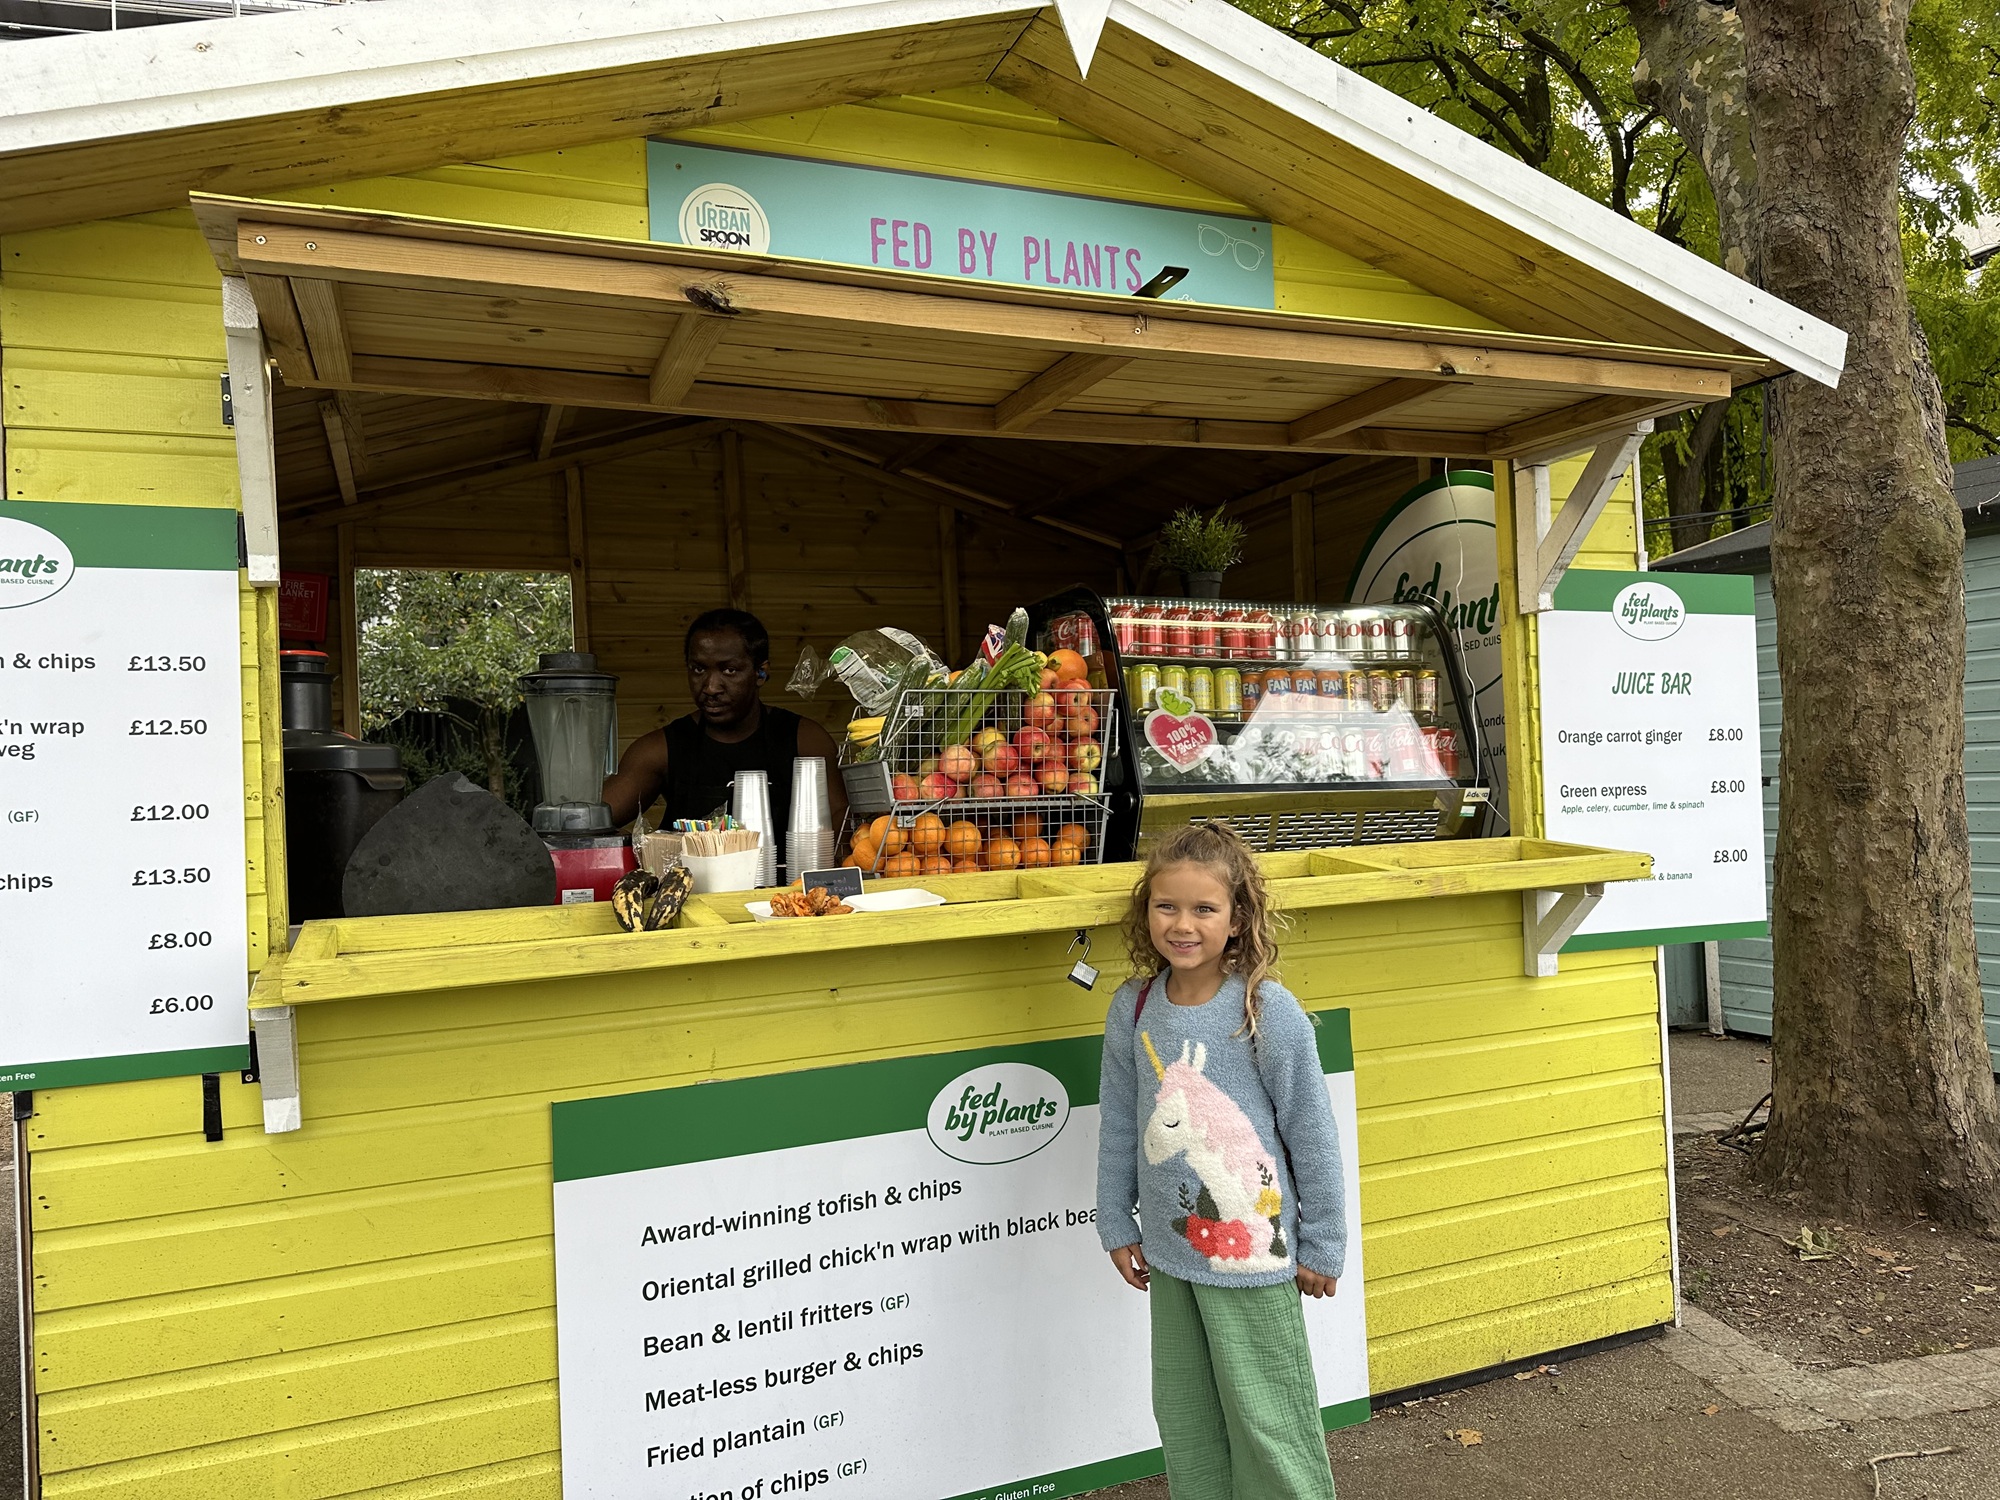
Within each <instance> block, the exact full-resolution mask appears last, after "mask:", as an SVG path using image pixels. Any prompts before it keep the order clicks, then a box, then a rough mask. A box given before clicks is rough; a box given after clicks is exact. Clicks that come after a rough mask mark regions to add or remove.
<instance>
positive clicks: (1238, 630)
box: [1215, 609, 1250, 661]
mask: <svg viewBox="0 0 2000 1500" xmlns="http://www.w3.org/2000/svg"><path fill="white" fill-rule="evenodd" d="M1249 618H1250V611H1248V610H1247V609H1225V610H1224V611H1223V612H1222V623H1221V625H1220V626H1219V627H1218V628H1217V630H1216V632H1215V654H1216V655H1217V656H1220V657H1221V658H1222V659H1223V660H1224V661H1243V660H1246V659H1247V658H1248V657H1249V654H1250V645H1249V641H1248V639H1247V634H1248V633H1247V632H1246V631H1245V629H1244V622H1245V621H1247V620H1248V619H1249Z"/></svg>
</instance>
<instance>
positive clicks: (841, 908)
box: [771, 885, 854, 917]
mask: <svg viewBox="0 0 2000 1500" xmlns="http://www.w3.org/2000/svg"><path fill="white" fill-rule="evenodd" d="M853 910H854V908H853V907H851V906H849V905H848V904H847V903H846V902H845V901H842V900H841V899H840V898H839V897H838V896H833V895H830V894H828V892H827V889H826V887H825V886H823V885H816V886H814V887H813V888H812V889H811V890H809V891H779V892H778V893H777V894H776V895H775V896H773V897H772V898H771V915H772V916H774V917H841V916H845V915H847V913H849V912H851V911H853Z"/></svg>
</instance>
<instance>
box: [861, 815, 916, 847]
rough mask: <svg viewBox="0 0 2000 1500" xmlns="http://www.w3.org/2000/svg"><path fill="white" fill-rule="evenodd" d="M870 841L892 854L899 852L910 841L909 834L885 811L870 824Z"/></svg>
mask: <svg viewBox="0 0 2000 1500" xmlns="http://www.w3.org/2000/svg"><path fill="white" fill-rule="evenodd" d="M868 841H869V842H870V843H872V844H874V845H876V846H878V847H879V848H882V849H885V850H887V851H888V852H889V853H891V854H899V853H901V852H902V848H903V845H904V844H905V843H906V842H907V841H908V836H907V835H906V834H905V833H904V832H903V830H902V829H900V828H898V827H897V826H896V820H895V819H894V818H892V817H890V816H889V814H887V813H883V814H882V816H881V817H879V818H877V819H876V820H875V821H874V822H873V823H870V824H869V825H868Z"/></svg>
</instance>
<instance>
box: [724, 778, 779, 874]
mask: <svg viewBox="0 0 2000 1500" xmlns="http://www.w3.org/2000/svg"><path fill="white" fill-rule="evenodd" d="M734 790H735V795H734V798H733V804H734V805H733V806H731V808H730V812H731V813H732V814H734V816H735V818H736V821H737V822H739V823H741V824H742V825H743V826H744V827H745V828H754V829H756V830H757V831H758V832H759V833H761V834H762V835H764V838H763V841H762V843H761V844H760V845H759V847H758V851H757V884H758V885H759V886H760V887H762V888H769V887H771V886H774V885H776V884H777V883H778V834H777V830H776V829H774V828H772V827H771V778H770V776H769V775H767V774H766V773H765V772H763V771H738V772H737V773H736V780H735V783H734Z"/></svg>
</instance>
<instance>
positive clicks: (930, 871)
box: [919, 854, 951, 875]
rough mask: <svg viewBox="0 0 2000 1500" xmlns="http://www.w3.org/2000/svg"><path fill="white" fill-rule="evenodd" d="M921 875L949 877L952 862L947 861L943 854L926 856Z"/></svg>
mask: <svg viewBox="0 0 2000 1500" xmlns="http://www.w3.org/2000/svg"><path fill="white" fill-rule="evenodd" d="M919 873H921V874H924V875H949V874H950V873H951V861H950V860H948V859H946V858H945V857H944V856H943V855H942V854H928V855H925V856H924V867H923V869H922V870H921V871H920V872H919Z"/></svg>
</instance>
